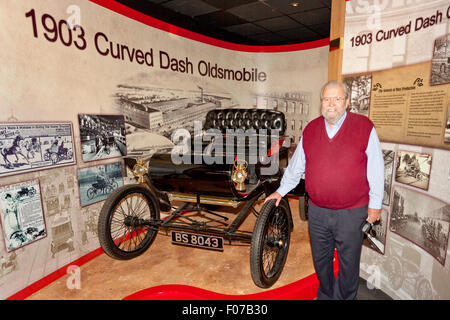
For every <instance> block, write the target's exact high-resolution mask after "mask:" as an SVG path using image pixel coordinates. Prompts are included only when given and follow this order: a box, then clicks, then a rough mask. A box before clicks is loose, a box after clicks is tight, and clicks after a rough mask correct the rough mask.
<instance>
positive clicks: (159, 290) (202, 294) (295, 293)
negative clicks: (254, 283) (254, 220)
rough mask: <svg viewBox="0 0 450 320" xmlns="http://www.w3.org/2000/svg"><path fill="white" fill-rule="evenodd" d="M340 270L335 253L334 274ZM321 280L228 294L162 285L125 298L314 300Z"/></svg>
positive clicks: (314, 276) (300, 281) (315, 277)
mask: <svg viewBox="0 0 450 320" xmlns="http://www.w3.org/2000/svg"><path fill="white" fill-rule="evenodd" d="M337 272H338V259H337V254H336V253H335V260H334V274H335V276H336V275H337ZM318 285H319V282H318V280H317V276H316V274H315V273H314V274H312V275H310V276H308V277H306V278H303V279H301V280H298V281H296V282H294V283H291V284H289V285H286V286H284V287H280V288H276V289H273V290H268V291H264V292H260V293H255V294H247V295H227V294H221V293H217V292H213V291H209V290H204V289H200V288H196V287H192V286H186V285H179V284H173V285H161V286H156V287H152V288H148V289H144V290H141V291H138V292H136V293H133V294H131V295H129V296H127V297H125V298H123V300H312V299H314V298H315V297H316V292H317V286H318Z"/></svg>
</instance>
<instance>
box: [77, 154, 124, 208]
mask: <svg viewBox="0 0 450 320" xmlns="http://www.w3.org/2000/svg"><path fill="white" fill-rule="evenodd" d="M121 186H123V176H122V163H121V162H114V163H108V164H102V165H97V166H92V167H87V168H83V169H79V170H78V187H79V188H78V190H79V192H80V202H81V206H82V207H84V206H88V205H90V204H93V203H96V202H99V201H103V200H105V199H106V198H108V196H109V195H110V194H111V193H112V192H113V191H114V190H116V189H117V188H119V187H121Z"/></svg>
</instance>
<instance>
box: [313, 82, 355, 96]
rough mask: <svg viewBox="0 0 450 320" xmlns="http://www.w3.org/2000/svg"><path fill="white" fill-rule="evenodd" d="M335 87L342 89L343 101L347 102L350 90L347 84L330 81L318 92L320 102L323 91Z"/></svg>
mask: <svg viewBox="0 0 450 320" xmlns="http://www.w3.org/2000/svg"><path fill="white" fill-rule="evenodd" d="M335 87H341V88H342V89H344V95H345V100H347V99H348V98H349V94H350V92H349V91H350V90H349V89H348V86H347V84H345V83H344V82H341V81H337V80H331V81H328V82H327V83H325V84H324V85H323V87H322V90H320V100H322V98H323V92H324V91H325V89H328V88H335Z"/></svg>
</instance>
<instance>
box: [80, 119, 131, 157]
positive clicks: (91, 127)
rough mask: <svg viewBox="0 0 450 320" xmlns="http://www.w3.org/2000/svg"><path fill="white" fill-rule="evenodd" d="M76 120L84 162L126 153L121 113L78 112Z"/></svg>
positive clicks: (123, 121)
mask: <svg viewBox="0 0 450 320" xmlns="http://www.w3.org/2000/svg"><path fill="white" fill-rule="evenodd" d="M78 122H79V124H80V138H81V152H82V158H83V161H84V162H88V161H95V160H100V159H109V158H116V157H121V156H124V155H126V154H127V146H126V139H125V119H124V116H123V115H97V114H79V115H78Z"/></svg>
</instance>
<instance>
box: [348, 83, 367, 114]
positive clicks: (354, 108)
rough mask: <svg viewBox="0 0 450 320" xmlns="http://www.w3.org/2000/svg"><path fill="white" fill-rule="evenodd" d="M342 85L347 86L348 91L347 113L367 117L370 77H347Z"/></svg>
mask: <svg viewBox="0 0 450 320" xmlns="http://www.w3.org/2000/svg"><path fill="white" fill-rule="evenodd" d="M344 83H345V84H347V86H348V89H349V90H350V93H349V95H350V105H349V110H348V111H350V112H353V113H358V114H362V115H365V116H366V117H368V116H369V106H370V92H371V88H372V75H365V76H357V77H347V78H344Z"/></svg>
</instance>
